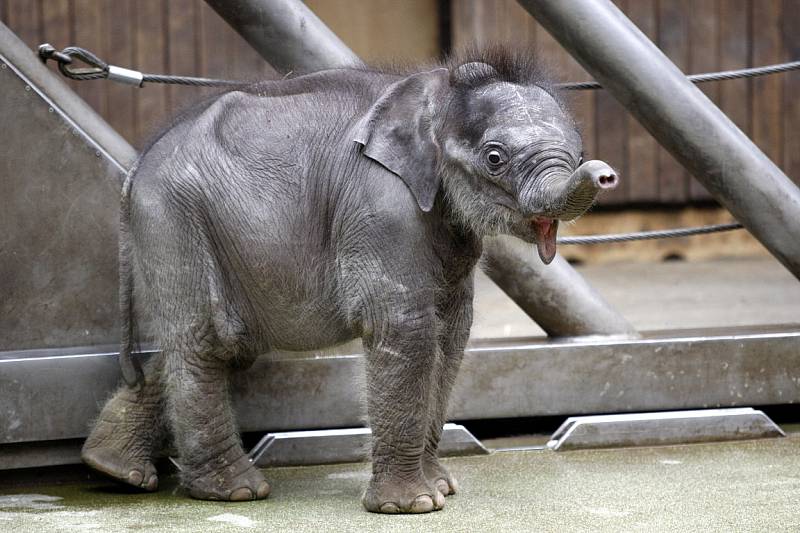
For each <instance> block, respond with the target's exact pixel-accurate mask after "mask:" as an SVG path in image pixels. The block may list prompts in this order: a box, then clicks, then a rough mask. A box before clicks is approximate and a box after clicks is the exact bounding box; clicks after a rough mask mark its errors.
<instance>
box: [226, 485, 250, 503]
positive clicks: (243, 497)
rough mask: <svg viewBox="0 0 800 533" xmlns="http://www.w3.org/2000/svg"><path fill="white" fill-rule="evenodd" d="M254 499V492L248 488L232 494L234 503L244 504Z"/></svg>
mask: <svg viewBox="0 0 800 533" xmlns="http://www.w3.org/2000/svg"><path fill="white" fill-rule="evenodd" d="M252 499H253V491H252V490H250V489H248V488H247V487H241V488H239V489H236V490H235V491H233V492H231V496H230V500H231V501H232V502H244V501H247V500H252Z"/></svg>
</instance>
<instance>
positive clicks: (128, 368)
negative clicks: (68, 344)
mask: <svg viewBox="0 0 800 533" xmlns="http://www.w3.org/2000/svg"><path fill="white" fill-rule="evenodd" d="M135 172H136V165H134V167H133V168H132V169H131V170H130V171H129V172H128V173H127V174H126V176H125V182H124V183H123V185H122V195H121V200H120V213H119V215H120V216H119V311H120V326H121V328H122V332H121V333H122V336H121V341H120V349H119V365H120V368H121V370H122V379H123V380H125V383H126V384H127V385H128V386H129V387H136V386H137V384H138V383H140V382H141V381H142V380H143V376H144V374H143V373H142V366H141V364H140V362H139V360H138V359H136V358H134V357H133V353H132V352H133V340H134V335H133V318H134V317H133V258H132V250H131V246H132V243H131V230H130V221H131V206H130V200H131V185H132V182H133V175H134V173H135Z"/></svg>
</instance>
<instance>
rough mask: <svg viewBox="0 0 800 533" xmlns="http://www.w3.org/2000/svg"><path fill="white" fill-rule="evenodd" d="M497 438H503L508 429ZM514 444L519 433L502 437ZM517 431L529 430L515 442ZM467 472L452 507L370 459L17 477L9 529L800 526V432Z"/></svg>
mask: <svg viewBox="0 0 800 533" xmlns="http://www.w3.org/2000/svg"><path fill="white" fill-rule="evenodd" d="M497 444H500V443H499V442H498V443H497ZM505 444H514V443H513V442H511V443H508V442H507V443H505ZM517 444H519V442H517ZM446 464H447V466H448V467H449V468H450V469H451V470H452V471H453V472H454V474H455V475H456V476H457V477H458V479H459V481H460V483H461V486H462V488H461V491H460V492H459V494H457V495H455V496H451V497H449V498H448V499H447V505H446V506H445V508H444V510H442V511H439V512H436V513H431V514H427V515H415V516H383V515H375V514H370V513H367V512H365V511H364V510H363V509H362V507H361V504H360V503H359V498H360V495H361V492H362V490H363V488H364V486H365V484H366V482H367V479H368V469H369V467H368V465H367V464H365V463H357V464H345V465H330V466H316V467H295V468H273V469H268V470H266V471H265V473H266V475H267V478H268V479H269V481H270V483H271V484H272V494H271V495H270V497H269V498H268V499H267V500H265V501H260V502H248V503H215V502H201V501H195V500H191V499H189V498H188V497H186V496H185V495H183V494H182V493H181V492H180V491H179V490H178V489H177V488H176V482H175V480H174V479H169V480H167V482H166V483H163V485H164V486H163V487H162V489H161V490H160V491H159V492H158V493H156V494H140V493H130V492H128V491H126V490H124V489H122V488H120V487H119V486H117V485H115V484H114V483H113V482H110V481H109V482H106V481H93V482H89V483H67V484H62V485H48V484H44V485H36V486H25V487H24V488H18V489H11V488H9V487H8V486H5V487H4V486H3V484H2V481H0V531H13V532H16V533H24V532H37V533H41V532H45V531H112V532H113V531H170V532H197V531H203V532H205V531H209V532H216V531H247V530H261V531H314V532H321V531H447V532H457V531H470V532H471V531H504V532H505V531H554V532H555V531H558V532H562V531H647V532H654V531H681V532H686V531H703V532H708V531H725V532H730V531H799V530H800V435H798V434H797V433H792V434H791V435H790V437H787V438H781V439H769V440H761V441H742V442H731V443H715V444H695V445H686V446H671V447H655V448H637V449H618V450H593V451H573V452H551V451H525V452H524V451H513V452H495V453H493V454H492V455H489V456H479V457H460V458H451V459H447V460H446Z"/></svg>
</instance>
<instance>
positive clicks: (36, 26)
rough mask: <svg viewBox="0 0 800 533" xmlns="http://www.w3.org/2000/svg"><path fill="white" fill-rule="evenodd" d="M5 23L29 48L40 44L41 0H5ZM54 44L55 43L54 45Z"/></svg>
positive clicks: (41, 41)
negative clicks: (6, 11) (6, 15)
mask: <svg viewBox="0 0 800 533" xmlns="http://www.w3.org/2000/svg"><path fill="white" fill-rule="evenodd" d="M6 2H7V6H6V9H7V10H8V17H7V19H6V20H7V25H8V27H9V28H11V31H13V32H14V33H16V34H17V37H19V38H20V39H22V40H23V41H24V42H25V44H27V45H28V46H29V47H30V48H31V49H35V48H36V47H37V46H38V45H40V44H42V43H43V42H44V41H43V40H42V32H41V29H42V20H41V15H42V4H41V0H6ZM54 46H55V45H54Z"/></svg>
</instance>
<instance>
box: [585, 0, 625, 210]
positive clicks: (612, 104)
mask: <svg viewBox="0 0 800 533" xmlns="http://www.w3.org/2000/svg"><path fill="white" fill-rule="evenodd" d="M615 4H617V7H619V8H620V9H621V10H623V11H624V10H625V9H626V8H627V4H628V2H627V0H615ZM594 93H595V110H594V116H595V130H594V133H595V146H596V150H597V153H596V154H595V155H592V156H590V157H592V158H596V159H601V160H603V161H605V162H606V163H608V164H609V165H611V166H612V167H613V168H614V170H616V171H617V172H618V173H619V175H620V176H621V178H622V179H621V181H620V185H619V186H618V187H617V188H616V189H614V190H613V191H610V192H607V193H603V195H602V196H601V200H600V203H601V204H603V205H619V204H622V203H625V202H626V201H627V200H628V186H629V185H630V184H629V181H630V180H629V179H628V168H627V163H628V156H627V148H628V146H627V145H628V142H627V141H628V118H627V111H625V108H624V107H622V105H620V103H619V102H617V100H616V99H615V98H614V97H613V96H611V94H609V93H608V92H607V91H594Z"/></svg>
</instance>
